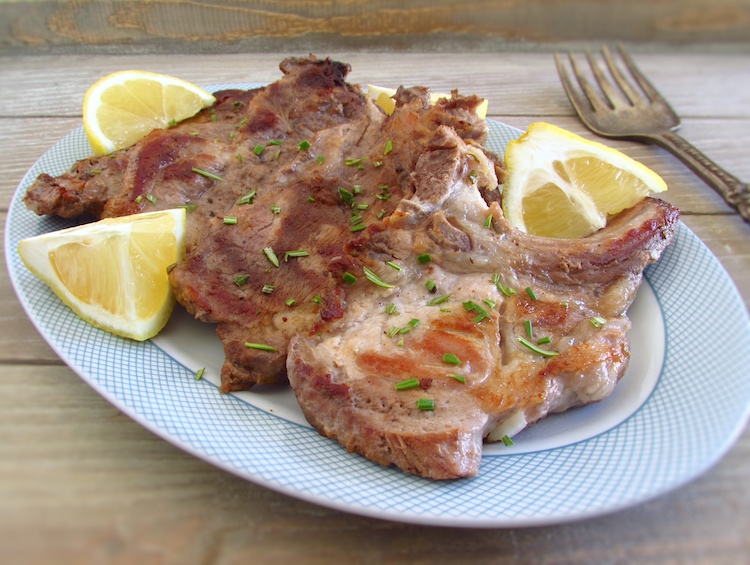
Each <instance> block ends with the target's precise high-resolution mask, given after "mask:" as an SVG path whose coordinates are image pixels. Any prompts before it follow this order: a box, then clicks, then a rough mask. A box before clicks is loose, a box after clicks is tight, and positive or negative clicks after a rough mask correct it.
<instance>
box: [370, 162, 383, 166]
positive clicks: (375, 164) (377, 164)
mask: <svg viewBox="0 0 750 565" xmlns="http://www.w3.org/2000/svg"><path fill="white" fill-rule="evenodd" d="M372 166H373V167H382V166H383V161H375V162H373V164H372Z"/></svg>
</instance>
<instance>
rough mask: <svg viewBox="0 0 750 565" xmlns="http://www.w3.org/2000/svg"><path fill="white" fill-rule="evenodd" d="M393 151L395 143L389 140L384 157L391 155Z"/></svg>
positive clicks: (386, 143)
mask: <svg viewBox="0 0 750 565" xmlns="http://www.w3.org/2000/svg"><path fill="white" fill-rule="evenodd" d="M391 151H393V142H392V141H391V140H390V139H389V140H388V141H386V142H385V149H384V150H383V155H388V153H390V152H391Z"/></svg>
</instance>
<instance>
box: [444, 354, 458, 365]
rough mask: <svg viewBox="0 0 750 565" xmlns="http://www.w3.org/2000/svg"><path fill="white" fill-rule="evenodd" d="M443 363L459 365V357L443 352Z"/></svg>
mask: <svg viewBox="0 0 750 565" xmlns="http://www.w3.org/2000/svg"><path fill="white" fill-rule="evenodd" d="M443 363H446V364H447V365H460V364H461V359H459V358H458V357H456V356H455V355H454V354H453V353H445V354H444V355H443Z"/></svg>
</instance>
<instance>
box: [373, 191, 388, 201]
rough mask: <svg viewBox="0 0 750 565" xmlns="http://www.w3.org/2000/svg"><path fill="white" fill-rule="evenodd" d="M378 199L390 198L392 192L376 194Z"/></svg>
mask: <svg viewBox="0 0 750 565" xmlns="http://www.w3.org/2000/svg"><path fill="white" fill-rule="evenodd" d="M375 197H376V198H377V199H378V200H388V199H389V198H390V197H391V193H390V192H381V193H380V194H377V195H376V196H375Z"/></svg>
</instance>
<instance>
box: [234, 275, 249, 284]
mask: <svg viewBox="0 0 750 565" xmlns="http://www.w3.org/2000/svg"><path fill="white" fill-rule="evenodd" d="M249 279H250V275H237V276H236V277H234V284H236V285H237V286H244V285H245V284H247V281H248V280H249Z"/></svg>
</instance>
